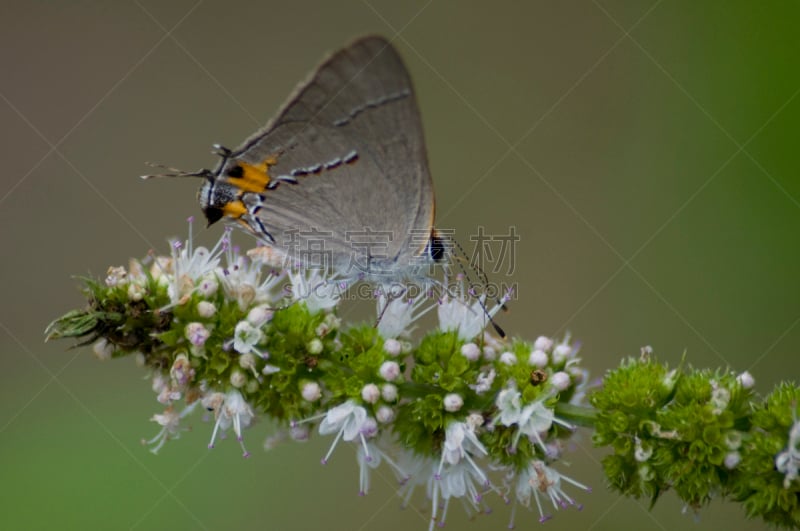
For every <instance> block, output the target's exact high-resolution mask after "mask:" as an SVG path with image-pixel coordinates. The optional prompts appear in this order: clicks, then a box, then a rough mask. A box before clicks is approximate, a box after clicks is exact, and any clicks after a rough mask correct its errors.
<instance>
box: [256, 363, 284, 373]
mask: <svg viewBox="0 0 800 531" xmlns="http://www.w3.org/2000/svg"><path fill="white" fill-rule="evenodd" d="M280 370H281V368H280V367H276V366H275V365H270V364H269V363H267V364H266V365H264V368H263V369H261V374H266V375H270V374H275V373H276V372H280Z"/></svg>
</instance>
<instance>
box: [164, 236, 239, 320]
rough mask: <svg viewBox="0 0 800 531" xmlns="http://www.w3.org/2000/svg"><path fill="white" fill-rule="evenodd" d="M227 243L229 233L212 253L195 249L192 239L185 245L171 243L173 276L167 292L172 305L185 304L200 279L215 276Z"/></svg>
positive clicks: (203, 248) (177, 242) (178, 242)
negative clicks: (214, 273)
mask: <svg viewBox="0 0 800 531" xmlns="http://www.w3.org/2000/svg"><path fill="white" fill-rule="evenodd" d="M190 230H191V229H190ZM227 242H228V233H227V232H226V233H225V234H224V235H223V236H222V238H220V239H219V240H218V241H217V243H216V245H214V248H213V249H212V250H211V251H209V250H208V249H206V248H205V247H198V248H197V249H193V248H192V239H191V237H190V238H189V239H188V240H187V241H186V242H185V243H184V242H180V241H175V240H173V241H172V242H171V246H170V247H171V248H172V261H171V264H170V266H171V267H170V268H169V269H171V271H170V272H171V273H172V274H171V275H170V286H169V289H168V290H167V292H168V294H169V297H170V300H171V301H172V304H183V303H184V302H185V301H186V300H187V299H188V296H189V295H191V293H192V291H194V289H195V288H196V284H197V282H198V281H199V280H200V279H202V278H207V277H210V276H211V275H213V272H214V270H215V269H216V267H217V265H218V264H219V258H220V255H221V254H222V248H223V247H224V246H225V245H227ZM153 265H154V266H155V265H156V264H153Z"/></svg>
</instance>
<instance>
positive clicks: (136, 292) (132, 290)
mask: <svg viewBox="0 0 800 531" xmlns="http://www.w3.org/2000/svg"><path fill="white" fill-rule="evenodd" d="M145 293H147V290H146V289H145V288H144V286H143V285H142V284H139V283H138V282H131V283H130V284H128V299H130V300H132V301H133V302H139V301H140V300H142V299H143V298H144V294H145Z"/></svg>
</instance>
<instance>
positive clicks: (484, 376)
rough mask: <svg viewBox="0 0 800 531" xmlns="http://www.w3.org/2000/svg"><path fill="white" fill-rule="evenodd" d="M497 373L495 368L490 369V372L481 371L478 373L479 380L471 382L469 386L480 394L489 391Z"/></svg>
mask: <svg viewBox="0 0 800 531" xmlns="http://www.w3.org/2000/svg"><path fill="white" fill-rule="evenodd" d="M495 376H496V373H495V372H494V369H489V372H488V373H487V372H481V373H479V374H478V381H477V383H475V384H470V385H469V388H470V389H472V390H473V391H475V392H476V393H478V394H479V395H481V394H483V393H485V392H486V391H489V390H490V389H491V388H492V384H493V383H494V379H495Z"/></svg>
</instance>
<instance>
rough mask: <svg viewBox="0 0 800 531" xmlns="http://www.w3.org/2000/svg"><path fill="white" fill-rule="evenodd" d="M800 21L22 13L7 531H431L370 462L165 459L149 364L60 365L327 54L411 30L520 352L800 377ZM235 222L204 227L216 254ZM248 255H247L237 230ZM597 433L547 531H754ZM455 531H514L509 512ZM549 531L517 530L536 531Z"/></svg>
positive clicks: (422, 13)
mask: <svg viewBox="0 0 800 531" xmlns="http://www.w3.org/2000/svg"><path fill="white" fill-rule="evenodd" d="M798 19H800V6H799V5H798V4H797V3H796V2H750V1H739V2H729V1H726V2H693V1H683V2H677V1H673V0H663V1H660V2H659V1H656V2H652V1H649V0H647V1H641V2H633V1H628V2H620V1H610V0H597V1H596V2H592V1H587V2H492V3H489V2H455V1H453V2H444V1H441V2H440V1H433V2H393V1H390V0H369V1H364V2H360V1H354V2H327V1H322V0H320V1H317V2H294V1H293V2H288V1H286V2H280V3H275V2H247V1H236V2H221V1H211V0H206V1H201V2H196V1H195V0H185V1H184V0H180V1H171V2H158V1H153V0H139V1H134V2H121V1H118V2H90V1H81V2H69V3H67V2H52V1H49V2H44V1H27V0H26V1H9V0H4V1H3V2H2V4H0V43H2V45H0V72H1V73H0V129H1V130H2V135H3V141H2V142H0V159H1V160H2V161H3V166H4V168H3V177H2V180H1V181H0V226H1V227H2V232H0V235H1V236H0V238H2V240H0V247H1V248H2V250H3V251H2V252H3V260H2V264H3V265H2V267H3V270H2V272H3V279H4V281H3V282H2V295H1V298H0V300H2V304H0V347H1V348H2V356H0V371H1V373H2V385H0V469H2V471H3V478H4V479H3V481H2V486H0V526H2V527H3V528H5V529H17V528H31V529H37V528H38V529H52V528H73V529H77V528H105V529H165V528H169V529H224V528H232V527H236V528H239V529H256V528H259V529H289V530H291V529H314V528H323V527H324V528H326V529H336V530H339V529H341V530H349V529H358V530H372V529H382V530H393V529H397V530H399V529H403V530H406V529H426V528H427V514H428V510H429V509H428V502H427V501H426V500H425V499H424V496H422V494H421V493H420V494H418V495H417V497H416V498H415V499H414V502H413V503H412V506H411V507H410V508H408V509H406V510H400V508H399V500H398V499H397V498H396V497H395V496H394V488H395V483H394V481H393V480H392V476H391V474H390V473H389V472H388V471H387V470H385V469H380V470H379V471H378V473H376V474H375V475H374V476H373V489H372V491H371V492H370V494H369V495H368V496H366V497H363V498H361V497H358V496H357V491H358V476H357V467H356V463H355V458H354V452H353V451H352V449H351V448H348V447H342V448H340V449H339V450H338V451H337V453H336V454H335V455H334V458H333V460H332V462H331V463H330V464H329V465H328V466H327V467H322V466H320V464H319V458H320V457H321V456H322V455H323V454H324V451H325V449H326V447H327V445H328V444H329V443H330V439H327V438H326V439H320V438H319V437H316V438H315V440H313V441H312V442H310V443H307V444H305V445H300V444H286V445H284V446H281V447H279V448H277V449H275V450H273V451H271V452H261V451H260V445H261V442H262V441H263V440H264V437H265V436H267V435H268V434H269V433H270V432H271V431H272V429H273V428H272V427H271V426H269V425H268V424H267V423H265V422H262V423H259V424H256V425H255V426H253V427H252V428H251V429H249V430H248V431H247V432H246V442H247V444H248V445H249V447H250V449H251V451H254V452H253V454H254V455H253V456H252V457H251V458H250V459H249V460H243V459H242V458H241V454H240V451H239V449H238V445H236V444H235V442H234V441H233V440H230V439H229V440H227V441H224V442H223V443H221V444H218V445H217V448H216V449H215V450H214V451H211V452H209V451H208V450H207V449H206V444H207V442H208V438H209V435H210V431H211V426H210V425H209V424H206V423H203V422H201V421H200V420H199V416H198V417H197V418H196V420H195V421H194V422H193V423H192V424H193V425H194V430H193V431H192V432H190V433H187V434H186V435H185V436H184V437H183V438H182V439H181V440H180V441H176V442H173V443H171V444H168V445H167V446H166V447H165V448H164V449H163V450H162V452H161V453H160V454H159V455H158V456H153V455H152V454H150V453H149V452H148V451H147V448H145V447H143V446H141V445H140V444H139V441H140V439H142V438H149V437H151V436H152V435H154V434H155V433H156V432H157V426H156V425H155V424H154V423H151V422H148V418H149V417H150V415H152V414H153V413H155V412H157V411H159V404H158V403H157V402H156V401H155V396H154V393H152V391H151V390H150V383H149V381H147V380H146V379H145V378H144V377H145V375H144V374H143V372H142V371H141V370H140V369H137V368H136V367H134V364H133V361H132V360H118V361H114V362H109V363H99V362H98V361H97V360H95V359H94V357H93V356H92V354H91V351H90V349H88V348H82V349H77V350H67V347H68V346H69V345H68V344H67V343H66V342H57V343H55V344H53V343H49V344H44V343H43V334H42V332H43V330H44V327H45V325H46V324H47V323H48V322H49V321H50V320H51V319H53V318H54V317H56V316H58V315H60V314H62V313H64V312H65V311H67V310H69V309H71V308H74V307H79V306H82V304H83V299H82V297H81V295H80V293H79V291H78V289H77V286H78V284H77V282H76V280H74V279H73V278H72V275H83V274H87V273H92V274H95V275H103V274H104V273H105V271H106V269H107V267H108V266H109V265H118V264H124V263H127V259H128V257H130V256H137V257H140V256H143V255H144V254H145V253H147V251H148V250H149V249H156V250H159V251H160V252H166V251H167V244H166V239H167V238H168V237H171V236H182V237H183V236H185V234H186V224H185V219H186V218H187V217H188V216H190V215H198V214H199V210H198V208H197V205H196V201H195V188H196V185H197V183H195V182H187V181H185V180H179V179H176V180H173V181H169V180H163V181H158V182H148V183H144V182H142V181H140V180H139V179H138V178H137V176H138V175H140V174H142V173H145V172H147V171H148V168H147V167H146V166H144V164H143V163H144V162H145V161H157V162H162V163H165V164H169V165H172V166H175V167H178V168H185V169H196V168H200V167H213V165H215V164H216V160H215V157H214V156H213V155H210V154H209V153H208V150H209V148H210V145H211V144H212V143H214V142H220V143H222V144H224V145H229V146H235V145H238V144H239V143H240V141H241V140H242V139H244V138H245V137H246V136H248V135H249V134H250V133H251V132H252V131H254V130H255V129H256V128H257V127H259V126H260V125H261V124H263V123H264V122H265V121H266V120H267V119H268V118H269V117H270V116H271V115H272V114H273V113H274V112H275V111H276V109H277V108H278V107H279V105H280V104H281V103H282V102H283V101H284V98H285V97H286V96H287V95H288V94H289V92H290V91H291V90H292V88H293V87H294V86H295V84H296V83H297V82H298V81H300V80H301V79H303V78H304V77H305V76H306V75H307V73H308V72H309V71H310V69H311V68H313V66H314V65H316V64H317V63H318V61H319V60H320V59H321V57H322V56H323V55H324V54H325V53H326V52H327V51H329V50H332V49H335V48H337V47H339V46H341V45H343V44H344V43H345V42H347V41H349V40H350V39H352V38H353V37H355V36H357V35H361V34H365V33H382V34H384V35H386V36H387V37H390V38H392V37H393V38H394V43H395V44H396V46H397V47H398V49H399V50H400V52H401V54H402V55H403V57H404V58H405V60H406V62H407V65H408V68H409V70H410V71H411V74H412V77H413V79H414V82H415V85H416V89H417V93H418V98H419V103H420V106H421V110H422V115H423V120H424V124H425V133H426V137H427V144H428V152H429V158H430V165H431V169H432V172H433V176H434V181H435V185H436V192H437V202H438V204H437V224H438V225H439V226H440V227H444V228H453V229H456V231H457V233H458V234H459V235H461V237H462V240H463V239H466V238H465V235H468V234H470V233H472V232H474V231H475V230H476V228H477V226H478V225H483V226H484V227H486V231H487V232H489V233H505V232H507V230H508V227H509V226H512V225H513V226H515V227H516V230H517V232H518V233H519V234H520V235H521V237H522V240H521V241H520V243H519V246H518V249H517V257H516V258H517V263H516V266H517V267H516V271H515V273H514V278H513V279H512V280H513V281H516V282H518V284H519V291H518V300H517V301H515V302H513V303H512V304H511V305H510V306H511V312H510V313H508V314H506V315H504V316H502V317H501V318H500V322H501V324H502V326H503V327H504V328H505V329H506V330H507V331H508V332H509V333H510V334H512V335H517V336H524V337H527V338H529V339H534V338H535V337H536V336H537V335H540V334H546V335H561V334H563V333H564V332H565V331H567V330H570V331H571V332H572V333H573V336H574V337H576V338H577V339H579V340H580V341H581V342H582V344H583V349H582V356H583V358H584V360H585V363H586V364H587V366H588V367H589V368H590V369H591V370H592V372H593V373H594V374H595V375H601V374H602V373H603V371H604V370H605V369H607V368H610V367H613V366H615V365H616V364H617V363H618V361H619V360H620V359H621V358H622V357H623V356H628V355H635V354H637V353H638V352H639V348H640V347H641V346H643V345H648V344H649V345H652V346H653V347H654V349H655V351H656V353H657V354H658V355H660V356H661V357H662V358H663V359H665V360H668V361H670V362H671V363H676V362H677V361H678V360H679V359H680V357H681V355H682V353H683V352H684V351H686V352H687V357H688V360H689V361H690V362H691V363H692V364H694V365H696V366H700V367H718V366H722V367H730V368H732V369H734V370H736V371H742V370H750V371H751V372H752V373H753V374H754V375H755V377H756V382H757V388H758V390H759V391H761V392H768V391H769V390H770V389H771V388H772V387H773V386H774V385H775V384H776V383H778V382H779V381H781V380H782V379H785V378H788V379H793V378H796V377H797V375H798V361H797V359H798V358H797V353H798V349H797V346H798V343H799V342H800V326H798V320H799V319H800V299H799V298H798V294H800V275H798V265H799V264H800V249H799V248H798V234H800V232H798V229H800V181H798V179H797V174H798V170H800V158H799V157H798V153H800V151H798V148H797V142H798V134H797V131H798V126H800V98H798V97H797V96H798V90H800V70H798V68H797V57H798V56H800V37H798V33H797V28H796V22H797V20H798ZM221 230H222V229H221V227H219V226H215V227H213V228H212V229H209V230H208V231H203V234H202V235H201V236H200V239H201V240H202V241H206V242H208V241H212V240H214V239H216V238H217V237H218V236H219V233H220V231H221ZM238 241H239V242H240V243H245V242H246V238H245V237H244V236H241V237H239V238H238ZM602 455H603V454H602V452H598V451H595V450H593V449H591V444H590V440H589V434H588V433H587V432H584V433H583V435H582V438H580V439H579V440H578V441H577V442H576V444H575V445H574V448H573V452H572V453H571V454H570V455H569V456H568V461H569V466H567V465H566V464H564V466H562V467H560V468H561V469H562V470H563V471H564V472H566V473H568V474H569V475H572V476H573V477H575V478H576V479H579V480H580V481H582V482H584V483H587V484H589V485H591V486H592V487H593V488H594V492H593V493H591V494H586V493H578V492H574V491H571V490H569V489H568V491H569V492H570V493H571V494H575V495H576V496H577V497H578V498H579V500H580V501H581V502H583V503H584V504H585V508H584V509H583V511H575V510H567V511H561V512H559V513H558V514H556V518H555V519H554V520H552V521H550V522H548V523H547V527H548V529H551V530H552V529H594V530H613V529H620V528H622V527H623V526H625V527H626V528H633V529H642V530H650V529H652V530H666V529H674V528H676V527H678V526H686V527H685V528H686V529H696V530H706V529H719V528H728V529H761V528H762V527H763V526H762V524H761V523H760V522H749V521H747V520H746V519H745V517H744V515H743V512H742V510H741V509H740V508H739V507H738V506H736V505H734V504H731V503H723V502H714V503H713V504H712V505H711V506H710V507H709V508H707V509H704V510H703V511H702V512H701V513H700V514H699V515H693V514H691V512H689V513H688V514H682V507H681V504H680V502H678V501H677V499H676V498H675V497H674V496H672V495H671V494H669V493H668V494H667V495H665V496H664V497H663V499H662V500H661V501H660V502H659V503H658V505H657V506H656V507H655V508H654V509H653V510H652V511H648V509H647V504H646V503H645V502H636V501H630V500H624V499H621V498H619V496H617V495H615V494H612V493H610V492H608V491H607V490H606V488H605V487H604V485H603V479H602V475H601V473H600V466H599V460H600V459H601V457H602ZM490 501H491V502H492V504H493V506H494V507H495V512H494V514H492V515H491V516H481V517H479V518H477V519H476V520H475V521H473V522H467V518H466V516H465V515H464V513H463V511H462V510H461V507H460V506H459V504H458V503H454V504H453V507H451V510H450V515H449V517H448V526H449V528H451V529H468V530H474V531H478V530H483V529H501V528H504V527H505V525H506V524H507V521H508V515H509V509H508V508H506V507H504V506H503V505H502V503H500V502H499V500H496V499H493V500H490ZM536 519H537V515H536V514H534V513H527V512H526V511H524V510H523V511H518V515H517V527H518V528H519V529H526V528H532V527H534V526H537V525H538V524H537V523H536Z"/></svg>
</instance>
